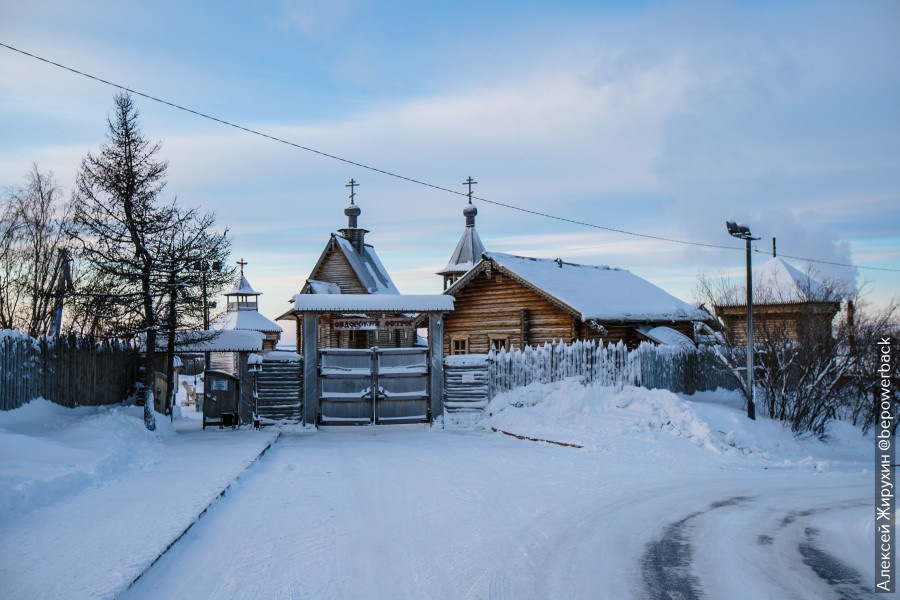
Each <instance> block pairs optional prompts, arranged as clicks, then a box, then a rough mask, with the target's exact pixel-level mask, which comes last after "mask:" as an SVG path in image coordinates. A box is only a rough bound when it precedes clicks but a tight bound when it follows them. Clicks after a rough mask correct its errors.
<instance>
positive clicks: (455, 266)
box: [437, 225, 484, 275]
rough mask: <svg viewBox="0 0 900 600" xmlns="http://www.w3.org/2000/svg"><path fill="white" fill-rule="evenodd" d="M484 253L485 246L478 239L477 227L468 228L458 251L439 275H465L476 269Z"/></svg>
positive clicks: (464, 232)
mask: <svg viewBox="0 0 900 600" xmlns="http://www.w3.org/2000/svg"><path fill="white" fill-rule="evenodd" d="M483 253H484V244H482V243H481V238H479V237H478V232H477V231H475V226H474V225H473V226H471V227H469V226H467V227H466V228H465V230H464V231H463V234H462V237H461V238H459V242H458V243H457V244H456V250H454V251H453V255H452V256H451V257H450V262H448V263H447V266H446V267H444V268H443V269H441V270H440V271H438V272H437V274H438V275H445V274H450V273H465V272H466V271H468V270H469V269H471V268H472V267H474V266H475V263H477V262H478V261H479V260H481V255H482V254H483Z"/></svg>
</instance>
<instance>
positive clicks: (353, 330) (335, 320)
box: [277, 180, 416, 349]
mask: <svg viewBox="0 0 900 600" xmlns="http://www.w3.org/2000/svg"><path fill="white" fill-rule="evenodd" d="M357 185H359V184H357V183H356V182H355V181H354V180H350V183H349V184H348V187H350V189H351V192H350V205H349V206H347V208H345V209H344V215H346V216H347V227H345V228H343V229H339V230H338V231H336V232H333V233H332V234H331V235H330V237H329V239H328V242H327V243H326V244H325V249H324V250H322V254H321V255H320V256H319V259H318V261H316V264H315V266H314V267H313V269H312V271H311V272H310V274H309V277H308V278H307V279H306V282H305V283H304V285H303V288H302V289H301V290H300V294H399V293H400V292H399V291H398V290H397V287H396V286H395V285H394V282H393V281H392V280H391V277H390V275H388V272H387V270H386V269H385V268H384V265H383V264H382V263H381V259H379V258H378V254H377V253H376V252H375V248H374V247H373V246H372V245H371V244H367V243H366V242H365V237H366V234H367V233H369V231H368V230H367V229H363V228H361V227H359V226H358V222H359V221H358V219H359V215H360V214H362V209H360V207H359V206H358V205H357V204H356V203H355V196H356V194H355V192H354V191H353V189H354V188H355V187H356V186H357ZM291 302H292V303H293V302H294V298H292V299H291ZM413 317H414V315H408V314H400V313H375V312H372V313H365V314H363V313H337V312H336V313H324V314H320V315H319V331H318V346H319V347H320V348H371V347H373V346H378V347H380V348H410V347H412V346H414V345H415V344H416V329H415V322H414V319H413ZM302 319H303V312H302V311H299V310H297V309H296V308H292V309H291V310H289V311H288V312H286V313H284V314H283V315H281V316H280V317H278V319H277V320H295V321H296V322H297V348H298V349H299V348H302V347H303V340H302V327H301V326H300V323H301V321H302ZM386 323H387V325H386Z"/></svg>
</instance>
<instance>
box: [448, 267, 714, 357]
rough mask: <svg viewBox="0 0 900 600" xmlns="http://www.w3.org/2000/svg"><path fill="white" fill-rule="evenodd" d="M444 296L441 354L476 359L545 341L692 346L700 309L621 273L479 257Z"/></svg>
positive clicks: (701, 313) (703, 317)
mask: <svg viewBox="0 0 900 600" xmlns="http://www.w3.org/2000/svg"><path fill="white" fill-rule="evenodd" d="M444 293H445V294H450V295H452V296H454V298H455V310H454V312H452V313H449V314H447V315H446V316H445V318H444V352H445V354H446V355H452V354H479V353H486V352H488V351H489V350H490V349H494V350H499V349H500V348H503V347H505V348H520V349H521V348H524V347H525V346H526V345H537V344H543V343H545V342H554V341H564V342H571V341H574V340H576V339H578V340H591V339H596V340H600V339H602V340H605V341H607V342H617V341H619V340H622V341H623V342H624V343H625V344H627V345H628V346H630V347H634V346H637V345H638V344H639V343H640V342H642V341H647V340H649V341H653V342H656V343H679V344H685V345H687V344H690V345H693V337H694V324H695V322H701V321H707V320H709V319H710V315H708V314H707V313H706V312H705V311H703V310H700V309H698V308H696V307H694V306H692V305H690V304H688V303H686V302H683V301H681V300H679V299H678V298H675V297H674V296H671V295H670V294H668V293H667V292H665V291H664V290H662V289H661V288H659V287H657V286H655V285H653V284H652V283H650V282H649V281H646V280H645V279H642V278H640V277H638V276H637V275H634V274H633V273H631V272H629V271H626V270H624V269H616V268H612V267H603V266H591V265H580V264H574V263H568V262H564V261H562V260H561V259H556V260H550V259H537V258H528V257H523V256H514V255H511V254H503V253H499V252H484V253H483V254H482V256H481V259H480V261H479V262H478V263H477V264H475V265H474V266H473V267H472V268H471V269H469V270H468V271H467V272H465V273H464V274H463V275H461V276H459V277H458V278H456V279H455V281H453V283H452V284H450V285H449V287H447V289H446V291H445V292H444Z"/></svg>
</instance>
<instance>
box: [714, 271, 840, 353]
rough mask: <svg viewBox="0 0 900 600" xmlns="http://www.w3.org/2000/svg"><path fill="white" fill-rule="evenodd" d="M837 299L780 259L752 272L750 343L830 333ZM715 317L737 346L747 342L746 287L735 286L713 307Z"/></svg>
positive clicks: (836, 308)
mask: <svg viewBox="0 0 900 600" xmlns="http://www.w3.org/2000/svg"><path fill="white" fill-rule="evenodd" d="M840 306H841V305H840V298H837V297H835V295H834V293H833V291H832V290H829V289H827V288H825V287H824V286H823V285H822V284H821V283H819V282H818V281H816V280H815V279H814V278H812V277H811V276H810V275H809V274H805V273H801V272H800V271H799V270H798V269H797V268H795V267H794V266H792V265H791V264H790V263H788V262H786V261H785V260H784V259H782V258H780V257H777V256H776V257H772V258H771V259H770V260H768V261H766V262H765V263H763V264H761V265H760V266H759V267H757V268H756V269H754V270H753V340H754V342H757V343H761V342H763V341H765V340H766V339H776V340H781V339H788V340H800V339H802V338H803V337H805V336H806V335H807V334H809V333H814V332H815V333H816V334H818V333H821V332H826V333H828V334H830V332H831V324H832V321H833V320H834V316H835V315H836V314H837V313H838V311H839V310H840ZM714 309H715V313H716V316H717V317H718V318H719V319H720V320H721V321H722V324H723V325H724V327H725V329H726V331H727V332H728V333H729V334H730V336H731V339H732V340H733V342H734V343H735V344H736V345H739V346H741V345H744V344H746V343H747V288H746V286H745V285H738V286H735V287H733V288H731V289H729V290H728V291H726V293H725V294H723V296H722V297H721V298H719V299H718V301H717V302H716V304H715V306H714Z"/></svg>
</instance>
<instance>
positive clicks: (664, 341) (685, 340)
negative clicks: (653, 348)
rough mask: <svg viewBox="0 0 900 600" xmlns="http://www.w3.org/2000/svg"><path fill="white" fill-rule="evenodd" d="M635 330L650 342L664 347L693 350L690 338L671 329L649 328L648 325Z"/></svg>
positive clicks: (661, 327)
mask: <svg viewBox="0 0 900 600" xmlns="http://www.w3.org/2000/svg"><path fill="white" fill-rule="evenodd" d="M636 329H637V330H638V331H639V332H640V333H641V334H642V335H644V336H646V337H647V339H649V340H650V341H652V342H656V343H657V344H661V345H664V346H682V347H684V348H693V347H694V342H692V341H691V338H689V337H688V336H686V335H684V334H683V333H681V332H680V331H676V330H674V329H672V328H671V327H665V326H659V327H650V326H649V325H638V326H637V327H636Z"/></svg>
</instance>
